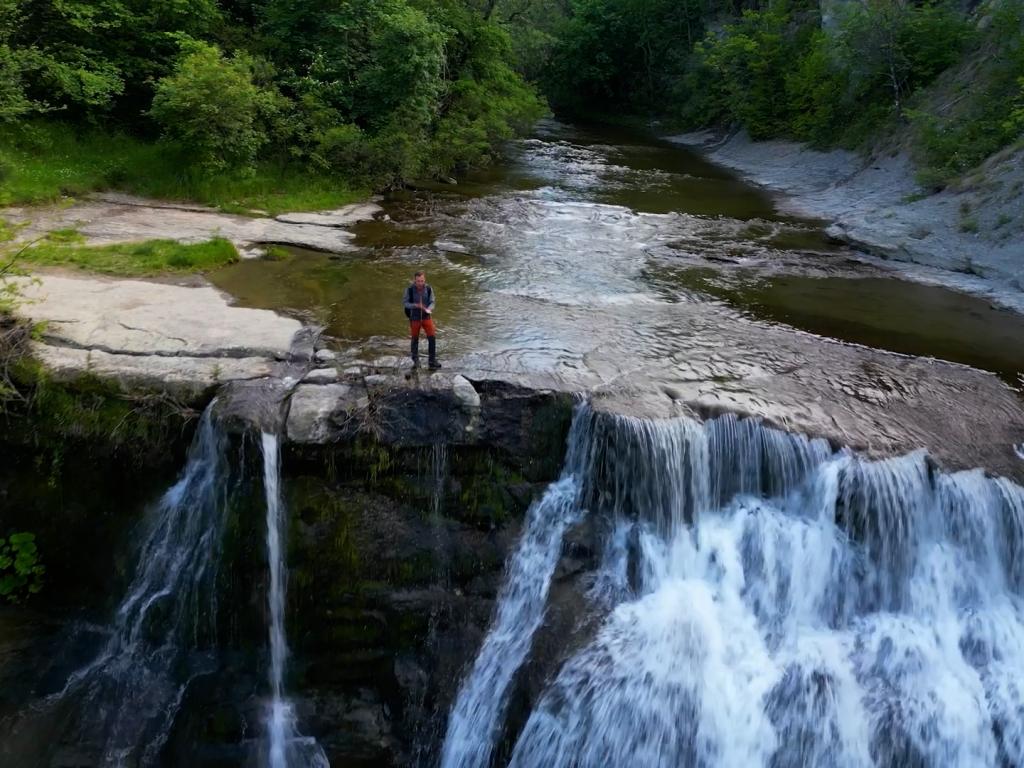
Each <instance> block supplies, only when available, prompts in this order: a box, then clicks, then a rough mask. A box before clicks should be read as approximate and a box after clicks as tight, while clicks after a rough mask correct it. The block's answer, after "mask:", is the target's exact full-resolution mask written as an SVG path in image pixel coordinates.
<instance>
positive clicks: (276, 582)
mask: <svg viewBox="0 0 1024 768" xmlns="http://www.w3.org/2000/svg"><path fill="white" fill-rule="evenodd" d="M262 448H263V486H264V489H265V491H266V498H267V562H268V564H269V569H270V587H269V594H268V598H267V600H268V609H269V612H270V627H269V633H270V673H269V677H270V693H271V700H270V705H269V707H268V710H267V715H266V734H267V738H266V758H265V760H266V765H267V767H268V768H329V765H330V764H329V763H328V761H327V756H326V755H325V754H324V752H323V750H322V749H321V748H320V745H319V744H317V742H316V740H315V739H313V738H309V737H303V736H300V735H299V733H298V730H297V729H296V725H295V709H294V707H293V706H292V704H291V702H290V701H288V700H287V699H286V698H285V696H284V672H285V664H286V662H287V659H288V642H287V639H286V637H285V629H284V608H285V590H286V583H285V577H286V570H285V569H286V564H285V551H284V548H283V531H284V525H285V519H284V505H283V504H282V503H281V487H280V486H281V470H280V465H281V451H280V446H279V444H278V439H277V435H273V434H269V433H267V432H264V433H263V435H262Z"/></svg>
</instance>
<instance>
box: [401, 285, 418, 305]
mask: <svg viewBox="0 0 1024 768" xmlns="http://www.w3.org/2000/svg"><path fill="white" fill-rule="evenodd" d="M413 297H414V293H413V291H412V286H410V287H409V288H406V289H405V293H404V294H402V304H404V305H405V308H406V309H416V307H417V306H418V305H417V304H416V302H415V301H413Z"/></svg>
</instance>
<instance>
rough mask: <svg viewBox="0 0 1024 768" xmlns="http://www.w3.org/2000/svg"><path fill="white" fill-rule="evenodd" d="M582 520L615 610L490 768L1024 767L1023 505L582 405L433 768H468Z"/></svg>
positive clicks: (840, 457)
mask: <svg viewBox="0 0 1024 768" xmlns="http://www.w3.org/2000/svg"><path fill="white" fill-rule="evenodd" d="M556 499H557V500H559V501H558V503H554V502H555V500H556ZM585 515H592V516H599V517H601V518H603V519H605V520H607V521H609V522H612V523H614V524H613V525H611V526H606V529H607V530H612V531H615V532H616V533H615V534H613V535H611V536H610V537H609V541H608V544H609V546H608V547H607V550H606V551H607V554H606V556H605V559H604V562H603V563H602V565H601V566H600V573H599V575H598V578H597V580H596V582H595V585H597V584H601V583H605V584H613V585H616V588H615V589H611V590H607V589H605V590H601V595H602V596H603V597H605V598H607V596H608V595H611V596H612V598H611V599H612V602H613V606H614V607H612V608H611V609H610V610H607V612H606V615H605V616H604V619H603V621H602V622H601V624H600V627H599V628H598V629H597V631H596V633H595V634H593V636H592V637H591V638H590V639H589V640H587V641H585V642H584V643H583V644H582V645H581V646H580V647H578V648H576V649H575V650H572V651H571V652H570V653H569V655H568V658H567V659H566V661H565V662H564V664H562V665H561V669H560V671H558V673H557V675H556V676H555V677H554V679H553V680H551V681H549V682H548V684H547V687H546V690H545V691H544V693H543V694H542V695H541V696H540V698H539V700H538V701H536V702H535V704H534V705H533V708H532V711H531V712H530V713H529V716H528V718H527V719H526V721H525V724H523V725H522V727H521V730H520V731H519V733H518V734H517V735H515V742H514V748H513V749H512V752H511V758H510V760H509V765H512V766H521V767H522V768H536V767H537V766H545V768H549V767H557V766H573V767H584V766H594V767H595V768H597V767H598V766H601V767H602V768H614V767H615V766H639V765H642V766H645V768H646V767H648V766H650V767H659V766H665V767H666V768H668V767H669V766H680V765H688V766H718V767H721V766H736V767H737V768H740V767H743V768H746V767H747V766H757V765H763V766H772V767H773V768H790V767H791V768H796V767H797V766H826V765H827V766H851V767H852V766H897V765H900V766H907V765H915V766H916V765H920V766H964V768H967V766H993V768H997V767H998V768H1002V766H1010V765H1024V716H1022V715H1024V603H1022V592H1024V559H1022V555H1024V489H1022V488H1020V487H1019V486H1016V485H1014V484H1012V483H1010V482H1009V481H1006V480H1004V479H999V478H989V477H986V476H985V475H984V474H983V473H982V472H981V471H977V470H976V471H971V472H959V473H956V474H945V473H942V472H941V471H939V470H937V469H936V468H935V467H934V466H933V465H932V464H931V463H930V462H929V460H928V458H927V456H925V455H924V454H923V453H921V452H918V453H913V454H910V455H907V456H903V457H900V458H894V459H889V460H884V461H874V462H872V461H867V460H864V459H862V458H859V457H857V456H855V455H853V454H851V453H849V452H847V451H839V452H833V451H832V450H831V449H830V448H829V447H828V446H827V444H825V443H824V442H822V441H817V440H806V439H804V438H802V437H799V436H793V435H789V434H786V433H783V432H780V431H777V430H774V429H769V428H766V427H763V426H762V425H760V424H759V423H758V422H756V421H753V420H745V421H737V420H736V419H735V418H732V417H723V418H719V419H715V420H712V421H709V422H707V423H706V424H703V425H702V424H698V423H696V422H692V421H689V420H686V419H679V420H672V421H660V422H652V421H645V420H639V419H632V418H627V417H620V416H610V415H606V414H595V413H593V412H590V411H589V410H588V409H586V408H584V409H581V411H580V412H578V413H577V416H576V421H575V424H574V427H573V429H572V432H571V437H570V447H569V452H568V459H567V462H566V472H565V475H563V478H562V479H561V480H559V481H558V483H556V484H554V485H553V486H552V487H551V488H550V489H549V491H548V494H547V495H546V496H545V498H544V499H543V500H542V501H541V502H539V503H538V504H537V505H536V506H535V507H534V509H533V510H532V511H531V514H530V517H529V519H528V523H527V529H526V532H525V534H524V536H523V540H522V542H521V544H520V546H519V550H518V552H517V553H516V554H515V556H514V557H513V558H512V559H511V560H510V563H509V566H508V571H507V574H506V583H505V586H504V587H503V589H502V591H501V594H500V597H499V604H498V607H497V609H496V615H495V618H494V620H493V623H492V627H491V629H490V632H489V634H488V636H487V638H486V640H485V641H484V645H483V648H482V650H481V651H480V654H479V656H478V658H477V660H476V662H475V664H474V665H473V666H472V668H471V670H470V671H469V673H468V676H467V678H466V680H465V681H464V683H463V685H462V689H461V691H460V693H459V697H458V700H457V703H456V704H455V706H454V708H453V710H452V712H451V715H450V718H449V724H448V732H447V736H446V740H445V746H444V757H443V759H442V765H443V766H444V768H453V767H455V766H458V767H459V768H473V767H475V766H479V767H481V768H482V767H483V766H487V765H489V764H491V758H492V755H493V754H494V751H495V747H496V741H497V739H498V738H499V734H500V733H501V732H502V726H503V722H502V714H503V712H504V708H505V706H506V704H507V701H508V696H509V681H510V680H511V679H512V678H513V676H514V675H515V673H516V671H517V669H518V668H519V667H520V666H521V665H523V664H524V663H529V651H530V648H529V646H530V644H531V638H532V636H533V634H534V631H535V630H536V628H537V626H538V625H539V624H540V623H541V621H542V617H543V615H544V612H545V608H546V600H547V595H548V590H549V587H550V584H551V579H552V574H553V572H554V561H555V560H556V559H557V556H558V550H559V546H558V544H559V542H558V540H559V539H560V536H561V533H562V532H563V531H564V530H565V529H566V527H567V526H569V525H571V524H572V523H573V522H574V521H575V520H577V519H579V518H581V517H582V516H585ZM623 531H628V534H627V535H623V534H622V532H623ZM540 542H543V545H542V546H538V543H540ZM623 556H624V557H625V558H626V559H628V560H629V567H624V566H623ZM591 598H592V602H593V610H595V611H602V610H606V609H605V608H604V606H605V605H607V603H606V601H605V600H599V599H596V598H597V595H596V590H592V591H591ZM513 627H514V630H513Z"/></svg>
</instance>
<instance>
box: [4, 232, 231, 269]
mask: <svg viewBox="0 0 1024 768" xmlns="http://www.w3.org/2000/svg"><path fill="white" fill-rule="evenodd" d="M237 260H238V251H237V250H235V246H234V245H232V244H231V242H229V241H228V240H224V239H222V238H216V239H214V240H210V241H208V242H205V243H194V244H190V245H184V244H182V243H178V242H175V241H174V240H147V241H145V242H141V243H119V244H116V245H98V246H87V245H78V244H67V243H63V242H53V241H50V240H46V241H44V242H41V243H39V244H38V245H34V246H32V247H31V248H28V249H27V250H25V251H24V252H23V253H22V254H21V257H20V261H22V262H24V263H26V264H37V265H46V266H65V267H77V268H79V269H86V270H89V271H90V272H102V273H104V274H108V275H123V276H129V277H139V276H146V275H158V274H166V273H183V272H206V271H209V270H212V269H216V268H217V267H222V266H224V265H225V264H230V263H232V262H234V261H237Z"/></svg>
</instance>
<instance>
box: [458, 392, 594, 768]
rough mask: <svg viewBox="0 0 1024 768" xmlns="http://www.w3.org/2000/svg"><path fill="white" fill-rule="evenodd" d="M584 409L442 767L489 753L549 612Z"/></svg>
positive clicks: (466, 686)
mask: <svg viewBox="0 0 1024 768" xmlns="http://www.w3.org/2000/svg"><path fill="white" fill-rule="evenodd" d="M579 413H580V411H579V409H578V410H577V416H576V418H575V419H574V421H573V427H572V429H571V431H570V438H569V445H570V451H569V457H568V458H567V461H566V467H567V468H566V471H565V472H564V473H563V475H562V478H561V479H560V480H559V481H558V482H557V483H553V484H552V485H551V486H550V487H549V488H548V490H547V492H546V493H545V494H544V497H543V498H541V499H540V501H537V502H535V503H534V504H533V505H532V506H531V507H530V509H529V511H528V512H527V515H526V531H525V532H524V533H523V538H522V540H521V541H520V543H519V548H518V549H517V550H516V552H515V554H514V555H513V556H512V559H511V560H510V561H509V564H508V572H507V575H506V578H505V584H504V586H503V587H502V589H501V593H500V594H499V596H498V608H497V613H496V615H495V617H494V622H493V625H492V627H491V630H490V632H489V633H488V635H487V638H486V639H485V640H484V644H483V648H481V650H480V654H479V655H478V656H477V659H476V663H475V664H474V665H473V669H472V670H471V671H470V673H469V677H468V678H467V679H466V680H465V682H464V683H463V684H462V687H461V689H460V690H459V694H458V697H457V699H456V701H455V706H454V708H453V709H452V712H451V716H450V717H449V720H448V733H447V734H446V736H445V741H444V747H443V749H442V755H441V766H442V768H458V767H459V766H473V765H481V766H482V765H487V763H488V761H489V760H490V755H491V751H492V749H493V748H494V742H495V739H496V737H497V731H498V728H499V727H500V725H501V716H502V713H503V712H504V705H505V702H506V697H505V693H506V691H507V690H508V686H509V684H510V683H511V682H512V676H513V675H514V674H515V672H516V670H517V669H519V666H520V665H521V664H522V663H523V660H524V659H525V658H526V654H527V653H528V652H529V650H530V643H531V641H532V639H533V633H534V632H535V631H536V630H537V628H538V627H539V626H540V624H541V621H542V619H543V618H544V606H545V601H546V599H547V594H548V587H549V586H550V585H551V576H552V574H553V573H554V570H555V564H556V563H557V562H558V556H559V554H560V553H561V550H562V535H563V534H564V533H565V530H566V528H568V527H569V526H570V525H571V524H572V522H573V521H574V520H575V519H576V516H577V514H576V510H577V509H578V508H579V503H578V496H579V491H580V484H579V478H578V476H577V474H576V473H575V472H574V469H576V465H577V464H579V463H581V462H582V460H583V458H582V457H583V454H582V453H580V452H579V451H574V450H573V447H576V446H579V447H581V448H585V447H586V441H585V439H584V435H585V434H586V432H587V427H588V425H589V421H588V420H587V419H585V418H580V416H579Z"/></svg>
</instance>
